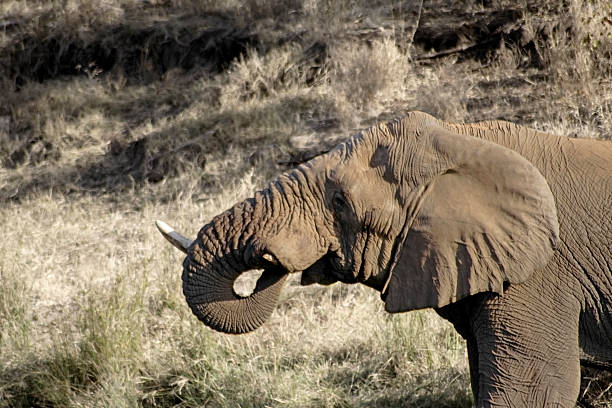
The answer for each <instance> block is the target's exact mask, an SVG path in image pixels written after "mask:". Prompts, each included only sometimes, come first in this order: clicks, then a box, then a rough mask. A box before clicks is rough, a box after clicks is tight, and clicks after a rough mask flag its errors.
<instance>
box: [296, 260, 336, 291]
mask: <svg viewBox="0 0 612 408" xmlns="http://www.w3.org/2000/svg"><path fill="white" fill-rule="evenodd" d="M338 265H339V257H338V256H337V255H336V254H334V253H331V252H330V253H327V254H326V255H324V256H323V257H321V258H320V259H319V260H318V261H316V262H315V263H314V264H312V265H311V266H310V267H309V268H308V269H305V270H304V271H302V278H301V281H300V283H301V284H302V286H308V285H312V284H314V283H318V284H319V285H331V284H333V283H336V282H338V281H340V282H342V281H343V279H344V277H343V275H342V274H341V273H339V272H337V271H338Z"/></svg>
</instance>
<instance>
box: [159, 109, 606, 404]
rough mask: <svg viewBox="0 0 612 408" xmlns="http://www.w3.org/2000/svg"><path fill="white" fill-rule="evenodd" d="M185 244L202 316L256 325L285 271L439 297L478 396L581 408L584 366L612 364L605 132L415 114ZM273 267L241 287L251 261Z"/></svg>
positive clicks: (298, 173) (218, 324)
mask: <svg viewBox="0 0 612 408" xmlns="http://www.w3.org/2000/svg"><path fill="white" fill-rule="evenodd" d="M164 235H166V236H167V237H168V238H169V239H170V240H171V241H173V242H174V244H175V245H176V246H177V247H179V248H181V249H183V250H184V252H186V253H187V257H186V259H185V261H184V263H183V277H182V279H183V292H184V294H185V296H186V298H187V302H188V304H189V306H190V307H191V309H192V311H193V313H194V314H195V315H196V316H197V317H198V318H199V319H200V320H201V321H202V322H204V323H205V324H206V325H208V326H210V327H211V328H213V329H215V330H219V331H222V332H227V333H244V332H248V331H250V330H254V329H256V328H257V327H259V326H260V325H261V324H262V323H264V321H265V320H266V319H267V318H268V317H269V315H270V314H271V312H272V310H273V308H274V306H275V304H276V302H277V299H278V296H279V293H280V290H281V287H282V285H283V281H284V280H285V277H286V276H287V274H288V273H293V272H301V273H302V277H301V282H302V284H305V285H306V284H311V283H322V284H329V283H333V282H337V281H340V282H344V283H357V282H360V283H363V284H365V285H367V286H370V287H372V288H374V289H375V290H377V291H379V292H380V294H381V299H382V300H383V301H384V302H385V309H386V310H387V311H388V312H391V313H397V312H405V311H409V310H414V309H421V308H435V310H436V311H437V312H438V313H439V314H440V315H441V316H443V317H444V318H446V319H448V320H449V321H450V322H452V324H453V325H454V327H455V328H456V330H457V331H458V332H459V333H460V334H461V335H462V336H463V337H464V338H465V339H466V342H467V347H468V356H469V366H470V377H471V385H472V391H473V394H474V398H475V401H476V403H477V406H479V407H489V406H516V407H523V406H531V407H534V406H538V407H539V406H555V407H570V406H574V403H575V401H576V399H577V396H578V392H579V385H580V384H579V383H580V362H581V360H582V362H585V361H588V362H590V363H591V364H595V365H598V366H600V367H604V368H610V367H612V252H611V251H612V249H611V248H612V143H610V142H606V141H596V140H586V139H570V138H567V137H558V136H553V135H549V134H545V133H541V132H537V131H535V130H531V129H528V128H525V127H521V126H518V125H515V124H512V123H508V122H502V121H491V122H481V123H475V124H455V123H446V122H442V121H439V120H437V119H435V118H434V117H432V116H429V115H427V114H425V113H421V112H413V113H410V114H409V115H408V116H407V117H405V118H403V119H401V120H394V121H392V122H389V123H386V124H380V125H378V126H374V127H372V128H370V129H367V130H364V131H363V132H361V133H359V134H357V135H355V136H353V137H351V138H350V139H348V140H347V141H346V142H344V143H342V144H340V145H339V146H337V147H336V148H335V149H334V150H332V151H330V152H328V153H326V154H324V155H322V156H319V157H317V158H315V159H313V160H311V161H309V162H306V163H304V164H302V165H300V166H299V167H297V168H296V169H294V170H292V171H288V172H286V173H284V174H282V175H280V176H279V177H278V178H277V179H276V180H275V181H273V182H272V183H271V184H270V185H269V186H268V187H267V188H266V189H264V190H262V191H259V192H256V193H255V194H254V196H253V197H252V198H249V199H247V200H245V201H243V202H241V203H238V204H236V205H235V206H234V207H232V208H231V209H229V210H227V211H225V212H224V213H222V214H220V215H218V216H217V217H215V218H214V219H213V220H212V221H211V222H210V223H209V224H207V225H205V226H204V227H203V228H202V229H201V230H200V232H199V233H198V236H197V238H196V240H195V241H193V242H191V241H190V240H188V239H186V238H184V237H182V236H180V235H178V234H177V233H176V232H174V231H172V230H171V229H170V228H169V227H167V228H166V229H165V230H164ZM255 268H260V269H264V273H263V274H262V276H261V278H260V279H259V281H258V283H257V286H256V288H255V291H254V292H253V294H252V295H250V296H248V297H240V296H238V295H236V294H235V293H234V291H233V286H232V284H233V281H234V280H235V279H236V277H237V276H238V275H240V274H241V273H242V272H244V271H247V270H251V269H255Z"/></svg>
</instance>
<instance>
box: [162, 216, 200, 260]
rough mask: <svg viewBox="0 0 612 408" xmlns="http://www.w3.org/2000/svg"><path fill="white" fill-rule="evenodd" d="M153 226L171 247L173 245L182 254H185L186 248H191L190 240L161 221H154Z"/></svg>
mask: <svg viewBox="0 0 612 408" xmlns="http://www.w3.org/2000/svg"><path fill="white" fill-rule="evenodd" d="M155 225H156V226H157V229H158V230H159V232H161V234H162V235H163V236H164V238H166V239H167V240H168V242H170V243H171V244H172V245H174V246H175V247H177V248H178V249H180V250H181V251H183V252H184V253H187V248H189V247H190V246H191V243H192V242H193V241H192V240H190V239H189V238H186V237H184V236H182V235H181V234H179V233H178V232H176V231H175V230H174V229H173V228H172V227H171V226H169V225H168V224H166V223H165V222H163V221H160V220H157V221H155Z"/></svg>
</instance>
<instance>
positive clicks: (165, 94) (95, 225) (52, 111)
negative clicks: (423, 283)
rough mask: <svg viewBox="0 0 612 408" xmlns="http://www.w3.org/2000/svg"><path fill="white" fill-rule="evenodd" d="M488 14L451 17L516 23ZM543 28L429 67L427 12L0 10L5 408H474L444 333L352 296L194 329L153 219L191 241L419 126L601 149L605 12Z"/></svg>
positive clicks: (347, 290) (560, 15) (291, 6)
mask: <svg viewBox="0 0 612 408" xmlns="http://www.w3.org/2000/svg"><path fill="white" fill-rule="evenodd" d="M492 3H493V4H492V5H490V6H489V7H488V8H487V7H484V6H483V5H482V4H481V3H478V4H476V3H474V4H472V3H471V2H455V3H453V6H454V7H455V8H456V10H455V12H453V13H452V15H453V16H454V15H459V14H460V13H459V12H464V11H465V12H466V13H467V14H466V16H464V17H465V18H471V17H470V16H473V15H480V14H478V13H486V12H488V11H491V10H495V9H496V8H497V9H499V10H502V9H505V8H507V7H510V6H512V7H514V5H512V4H506V3H508V2H504V1H502V0H499V1H496V2H492ZM527 3H529V2H527ZM527 5H528V4H527ZM558 7H559V8H562V6H558ZM534 10H535V9H533V8H532V9H531V11H523V14H522V17H521V19H520V20H519V21H518V22H517V23H516V24H519V25H520V26H521V27H522V30H523V31H522V34H524V37H521V38H523V39H524V40H525V41H523V40H521V41H523V42H521V41H516V40H513V39H512V38H510V37H508V38H506V39H505V40H504V41H505V45H504V46H502V47H497V45H487V47H490V48H487V49H485V50H484V51H483V53H482V55H481V54H479V53H474V52H473V50H472V51H470V50H468V51H469V52H467V51H466V52H460V53H459V52H451V53H449V54H448V55H446V56H442V57H440V58H429V57H423V55H425V56H427V55H430V54H431V52H432V50H431V49H424V47H425V45H424V44H422V43H418V42H417V41H416V40H415V42H414V43H411V42H410V40H411V39H412V38H418V35H417V36H415V33H416V30H417V23H418V24H419V26H420V27H431V26H436V21H437V20H435V19H436V18H438V17H439V18H447V17H444V15H443V14H444V9H443V8H441V7H440V4H438V3H437V2H436V1H434V0H432V1H431V2H430V3H428V2H424V4H423V9H422V10H421V11H422V13H418V11H419V10H417V9H416V8H415V6H414V5H412V3H411V2H401V1H394V2H365V1H356V0H346V1H339V2H335V1H326V0H305V1H302V2H298V1H295V2H288V3H287V2H281V1H276V0H250V1H243V2H237V1H230V2H225V1H224V2H220V1H215V0H210V1H191V0H150V1H140V0H107V1H103V2H95V3H94V2H91V1H90V0H81V1H67V2H66V1H49V2H37V1H29V0H28V1H26V0H12V1H7V2H3V3H2V4H0V27H3V28H0V84H2V85H1V87H2V96H1V97H0V203H2V204H1V205H0V219H2V220H4V221H5V223H4V224H3V225H4V228H3V238H4V239H3V240H2V242H1V243H0V362H1V364H0V367H2V368H1V370H0V406H87V407H89V406H141V405H142V406H174V405H176V406H210V407H234V406H242V407H263V406H295V407H305V406H306V407H307V406H312V407H315V406H316V407H321V406H323V407H349V406H350V407H353V406H364V407H365V406H368V407H370V406H379V407H383V406H384V407H405V406H415V407H417V406H418V407H426V406H432V407H433V406H448V407H452V406H457V407H458V406H469V404H470V398H471V397H470V392H469V387H468V382H469V381H468V374H467V368H466V358H465V348H464V344H463V341H462V340H461V339H460V338H459V337H458V335H457V334H456V333H455V332H454V331H453V329H452V328H451V327H450V326H449V325H448V324H447V323H446V322H444V321H443V320H442V319H440V318H439V317H437V315H436V314H435V313H433V312H431V311H425V312H416V313H407V314H400V315H388V314H386V313H385V312H384V311H383V310H382V307H381V305H382V303H381V302H380V300H379V299H378V296H377V294H376V293H374V292H373V291H370V290H368V289H366V288H363V287H360V286H346V285H345V286H342V285H334V286H332V287H330V288H323V287H305V288H302V287H300V286H299V285H298V283H297V281H296V280H295V279H294V280H291V281H290V282H289V283H288V285H287V288H286V290H285V291H284V292H283V297H282V299H281V302H280V305H279V307H278V308H277V310H276V311H275V313H274V314H273V316H272V318H271V319H270V321H269V322H268V323H267V324H266V325H265V326H264V327H263V328H261V329H259V330H257V331H256V332H254V333H252V334H249V335H245V336H239V337H235V336H226V335H221V334H218V333H214V332H212V331H210V330H209V329H207V328H205V327H203V325H201V324H200V323H199V322H198V321H197V320H196V319H195V318H194V317H193V316H191V314H190V312H189V310H188V308H187V306H186V304H185V302H184V300H183V298H182V294H181V287H180V256H179V254H178V253H176V251H174V250H173V249H172V248H170V247H169V246H168V245H166V244H165V242H163V240H162V239H161V237H159V236H158V233H157V232H156V231H155V229H154V226H153V220H154V219H157V218H160V219H165V220H168V221H169V222H171V223H172V224H173V225H174V226H176V227H177V229H179V230H181V231H184V232H185V233H187V234H188V235H190V236H194V235H195V233H196V232H197V230H198V229H199V228H200V226H201V225H203V224H204V223H205V222H206V221H207V220H209V219H210V218H211V217H212V216H213V215H215V214H217V213H219V212H220V211H222V210H224V209H226V208H227V207H229V206H230V205H231V204H233V203H234V202H236V201H238V200H240V199H242V198H244V197H247V196H249V195H251V194H252V192H253V190H255V189H257V188H258V187H261V186H262V185H264V184H265V182H266V180H268V179H269V178H270V177H272V176H273V175H274V174H276V173H278V172H279V171H282V170H284V169H286V168H287V165H286V163H293V162H295V161H299V160H301V159H303V158H304V157H309V156H311V155H313V154H316V153H317V152H320V151H323V150H325V149H327V148H329V147H330V146H332V145H333V144H335V143H336V141H337V140H338V139H341V138H344V137H346V136H348V135H350V134H352V133H354V132H355V131H356V130H358V129H361V128H364V127H366V126H369V125H371V124H374V123H376V122H377V121H380V120H384V119H389V118H392V117H396V116H400V115H402V113H404V112H406V111H408V110H414V109H418V110H423V111H427V112H429V113H432V114H434V115H436V116H438V117H440V118H443V119H449V120H453V121H462V120H464V121H474V120H481V119H494V118H502V119H508V120H513V121H516V122H519V123H522V124H526V125H530V126H534V127H537V128H540V129H544V130H549V131H554V132H555V133H558V134H567V135H571V136H580V137H603V138H610V137H611V135H612V119H611V118H612V115H611V113H612V112H611V110H612V83H611V81H610V75H611V72H610V67H611V66H612V63H611V61H610V59H611V52H612V37H611V36H610V35H609V33H610V32H609V29H610V28H612V25H609V24H607V21H608V20H606V19H610V18H612V16H610V12H612V10H610V6H609V5H608V4H607V2H605V1H593V2H589V3H588V5H587V6H584V5H582V4H579V3H578V2H576V3H572V4H571V5H570V6H569V7H568V8H567V9H565V10H554V7H552V6H551V10H545V11H541V10H540V9H539V8H538V10H540V11H534ZM468 12H469V13H468ZM440 16H442V17H440ZM551 21H552V23H551ZM442 23H444V24H442ZM452 24H454V23H453V20H452V19H450V20H448V21H446V20H441V22H440V23H439V26H440V27H441V28H444V27H452ZM215 30H218V31H215ZM606 30H608V31H606ZM211 33H216V34H214V35H213V34H211ZM434 34H435V33H434ZM529 35H532V40H529V41H528V39H529V38H530V37H529ZM58 39H61V40H62V41H65V44H67V45H68V44H71V45H72V46H73V48H71V47H69V46H66V47H64V48H61V49H57V48H53V44H54V43H53V41H56V40H58ZM279 39H281V40H279ZM213 40H214V41H216V42H215V44H216V48H215V49H223V50H224V52H223V53H218V54H214V53H211V54H206V52H205V47H204V45H205V44H207V42H206V41H213ZM460 45H461V44H460ZM194 49H196V50H198V52H197V53H193V52H192V51H190V50H194ZM109 50H110V51H109ZM112 50H114V51H112ZM169 50H174V51H176V50H178V51H176V53H175V54H173V53H172V52H170V51H169ZM111 51H112V52H111ZM434 51H436V50H434ZM113 52H114V53H115V54H113ZM470 52H473V53H472V54H470ZM105 53H108V55H115V56H116V58H115V59H113V60H112V61H111V62H112V64H111V65H112V66H109V67H108V68H105V64H106V63H108V61H109V60H108V59H105V58H107V57H108V55H107V54H105ZM105 55H107V57H104V56H105ZM201 55H206V58H208V59H207V61H208V60H210V64H209V63H207V62H203V61H202V59H199V58H200V56H201ZM483 55H484V56H483ZM109 58H110V57H109ZM54 61H55V62H57V61H60V62H61V61H65V64H64V63H57V64H56V63H55V62H54ZM34 62H37V63H38V65H36V64H35V63H34ZM75 62H79V66H80V67H79V68H76V67H75V66H73V65H71V64H73V63H75ZM45 64H46V65H45ZM62 64H63V65H62ZM34 66H42V67H43V68H44V67H51V68H53V69H48V70H42V71H40V70H39V71H35V70H33V68H32V67H34ZM603 381H606V380H605V377H604V380H603ZM589 389H590V390H598V391H597V392H596V394H597V395H595V393H594V394H593V395H590V394H588V393H587V394H588V395H585V397H584V398H583V401H586V402H588V403H590V404H591V405H593V406H610V400H611V398H612V397H611V396H610V394H609V391H607V392H603V393H602V391H605V387H599V388H598V387H597V386H595V385H593V386H591V387H590V388H589ZM600 393H601V395H599V394H600Z"/></svg>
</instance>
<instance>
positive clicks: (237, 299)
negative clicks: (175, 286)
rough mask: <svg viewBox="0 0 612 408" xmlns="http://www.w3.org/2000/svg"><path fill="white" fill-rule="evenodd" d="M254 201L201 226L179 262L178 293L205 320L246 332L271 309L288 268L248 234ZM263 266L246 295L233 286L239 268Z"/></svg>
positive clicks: (231, 330)
mask: <svg viewBox="0 0 612 408" xmlns="http://www.w3.org/2000/svg"><path fill="white" fill-rule="evenodd" d="M253 212H254V202H253V201H252V200H247V201H246V202H244V203H241V204H238V205H237V206H235V207H234V208H232V209H230V210H228V211H226V212H225V213H224V214H221V215H219V216H218V217H216V218H215V219H213V221H211V222H210V223H209V224H208V225H206V226H204V228H202V230H201V231H200V233H199V234H198V238H197V239H196V241H195V242H194V243H193V245H192V246H191V247H190V248H189V251H188V256H187V258H186V259H185V261H184V263H183V293H184V294H185V297H186V299H187V303H188V304H189V306H190V307H191V310H192V311H193V313H194V314H195V315H196V316H197V317H198V319H200V320H201V321H202V322H203V323H204V324H206V325H207V326H209V327H210V328H212V329H214V330H218V331H221V332H224V333H234V334H239V333H246V332H249V331H252V330H255V329H256V328H258V327H259V326H261V325H262V324H263V323H264V322H265V321H266V320H267V319H268V318H269V317H270V315H271V314H272V311H273V310H274V307H275V306H276V303H277V302H278V298H279V295H280V291H281V288H282V286H283V283H284V281H285V278H286V276H287V272H286V271H285V270H284V269H283V268H282V267H280V266H275V265H272V264H270V263H269V262H267V261H266V258H265V257H264V255H265V254H264V253H263V252H261V251H258V249H257V243H256V241H255V240H254V238H253V236H252V231H254V228H253V225H252V218H253ZM252 269H264V272H263V274H262V275H261V277H260V278H259V280H258V281H257V285H256V287H255V290H254V291H253V293H252V294H251V295H250V296H247V297H242V296H239V295H237V294H236V293H235V291H234V287H233V284H234V281H235V280H236V278H237V277H238V276H239V275H240V274H241V273H243V272H246V271H249V270H252Z"/></svg>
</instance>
